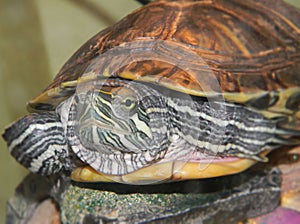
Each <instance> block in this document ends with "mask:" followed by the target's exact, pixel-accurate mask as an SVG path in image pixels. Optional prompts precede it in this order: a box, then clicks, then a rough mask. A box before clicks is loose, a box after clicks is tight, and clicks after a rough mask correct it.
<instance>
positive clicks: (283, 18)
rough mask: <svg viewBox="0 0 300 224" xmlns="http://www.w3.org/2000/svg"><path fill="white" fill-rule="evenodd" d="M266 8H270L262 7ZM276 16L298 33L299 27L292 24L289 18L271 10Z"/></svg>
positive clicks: (299, 31) (299, 32)
mask: <svg viewBox="0 0 300 224" xmlns="http://www.w3.org/2000/svg"><path fill="white" fill-rule="evenodd" d="M264 8H265V9H266V10H270V8H266V7H264ZM271 11H272V12H273V13H274V14H275V15H276V16H278V17H279V18H280V19H282V20H283V21H284V22H285V23H286V24H288V25H289V26H290V27H292V28H293V29H294V30H295V31H296V32H297V33H298V34H300V29H299V28H298V27H297V26H296V25H295V24H294V23H292V22H291V21H290V20H288V19H287V18H286V17H284V16H283V15H282V14H280V13H278V12H276V11H274V10H271Z"/></svg>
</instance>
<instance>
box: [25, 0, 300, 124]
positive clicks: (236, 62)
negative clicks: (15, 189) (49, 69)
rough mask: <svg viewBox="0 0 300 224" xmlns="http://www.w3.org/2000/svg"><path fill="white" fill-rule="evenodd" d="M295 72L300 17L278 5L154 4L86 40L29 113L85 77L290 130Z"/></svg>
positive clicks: (295, 106)
mask: <svg viewBox="0 0 300 224" xmlns="http://www.w3.org/2000/svg"><path fill="white" fill-rule="evenodd" d="M270 5H272V7H270ZM104 55H105V56H104ZM299 71H300V11H299V10H298V9H296V8H293V7H291V6H289V5H288V4H286V3H284V2H282V1H281V0H275V1H274V0H262V1H255V0H245V1H239V0H210V1H207V0H199V1H195V0H178V1H174V0H158V1H154V2H152V3H150V4H148V5H146V6H144V7H142V8H140V9H138V10H136V11H134V12H133V13H131V14H129V15H128V16H126V17H125V18H123V19H122V20H121V21H119V22H118V23H116V24H115V25H113V26H110V27H108V28H107V29H105V30H103V31H101V32H100V33H98V34H96V35H95V36H94V37H92V38H91V39H90V40H89V41H88V42H86V43H85V44H84V45H83V46H82V47H81V48H80V49H79V50H78V51H77V52H76V53H75V54H74V55H73V56H72V57H71V58H70V59H69V60H68V61H67V63H66V64H65V65H64V66H63V67H62V69H61V70H60V72H59V74H58V75H57V76H56V77H55V79H54V81H53V82H52V83H51V84H50V85H49V86H48V87H47V88H46V89H45V91H44V92H43V93H42V94H40V95H39V96H38V97H36V98H35V99H33V100H32V101H30V102H29V107H28V108H29V110H30V111H41V110H46V111H49V110H55V108H56V107H57V105H58V104H60V103H61V102H62V101H64V100H65V99H67V98H68V97H69V96H71V95H72V94H74V92H75V90H76V87H77V85H78V82H80V81H82V80H84V79H83V77H84V76H86V74H89V75H87V76H86V77H87V79H88V80H89V79H92V78H93V77H94V75H96V76H97V77H98V78H99V77H100V78H101V77H103V78H105V77H121V78H126V79H131V80H136V79H139V80H141V81H146V82H153V83H155V84H157V85H161V86H164V87H167V88H171V89H174V90H177V91H181V92H184V93H188V94H190V95H195V96H205V97H214V96H220V95H221V96H223V97H224V99H225V100H227V101H231V102H235V103H241V104H246V105H249V106H251V107H254V108H256V109H258V110H260V111H261V112H262V113H264V115H265V116H267V117H269V118H272V117H274V116H275V117H276V116H282V115H283V114H284V116H287V117H288V118H289V119H290V125H294V124H295V121H296V120H297V119H298V118H299V117H300V113H299V108H300V103H299V102H300V74H299ZM91 72H92V73H93V74H94V75H91ZM298 124H299V123H298ZM298 124H297V125H298Z"/></svg>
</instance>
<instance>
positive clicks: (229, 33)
mask: <svg viewBox="0 0 300 224" xmlns="http://www.w3.org/2000/svg"><path fill="white" fill-rule="evenodd" d="M210 22H211V23H212V24H213V25H215V26H216V27H219V28H220V29H222V30H223V31H224V33H225V34H226V35H227V37H230V39H231V40H232V41H233V42H234V43H235V45H236V46H237V47H238V48H239V49H240V50H241V52H242V53H243V54H244V56H246V57H249V58H250V57H251V56H252V55H251V53H250V52H249V51H248V49H247V48H246V47H245V45H244V44H243V43H242V42H241V41H240V40H239V39H238V38H237V36H236V34H235V33H233V32H232V31H231V30H230V29H228V28H227V27H226V26H224V25H223V24H221V23H217V22H215V21H213V20H211V21H210Z"/></svg>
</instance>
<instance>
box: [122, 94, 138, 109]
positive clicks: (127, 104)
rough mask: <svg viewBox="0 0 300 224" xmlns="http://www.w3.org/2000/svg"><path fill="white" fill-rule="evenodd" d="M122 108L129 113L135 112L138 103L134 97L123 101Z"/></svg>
mask: <svg viewBox="0 0 300 224" xmlns="http://www.w3.org/2000/svg"><path fill="white" fill-rule="evenodd" d="M121 105H122V107H124V109H126V110H128V111H133V110H134V109H135V108H136V105H137V102H136V99H134V98H133V97H128V98H125V99H123V100H122V101H121Z"/></svg>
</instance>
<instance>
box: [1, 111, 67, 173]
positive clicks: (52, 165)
mask: <svg viewBox="0 0 300 224" xmlns="http://www.w3.org/2000/svg"><path fill="white" fill-rule="evenodd" d="M2 136H3V138H4V139H5V141H6V142H7V145H8V149H9V151H10V153H11V154H12V156H13V157H15V159H16V160H17V161H18V162H19V163H21V164H22V165H23V166H25V167H26V168H27V169H29V170H30V171H31V172H33V173H38V174H41V175H51V174H55V173H58V172H60V171H61V170H62V169H63V168H64V167H65V166H66V165H67V160H68V159H67V158H68V146H67V141H66V138H65V134H64V129H63V125H62V123H61V121H60V120H59V118H58V117H57V116H56V115H55V114H51V113H39V114H38V113H32V114H29V115H27V116H25V117H23V118H21V119H19V120H18V121H16V122H15V123H13V124H12V125H11V126H9V127H8V128H6V130H5V131H4V133H3V135H2Z"/></svg>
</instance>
